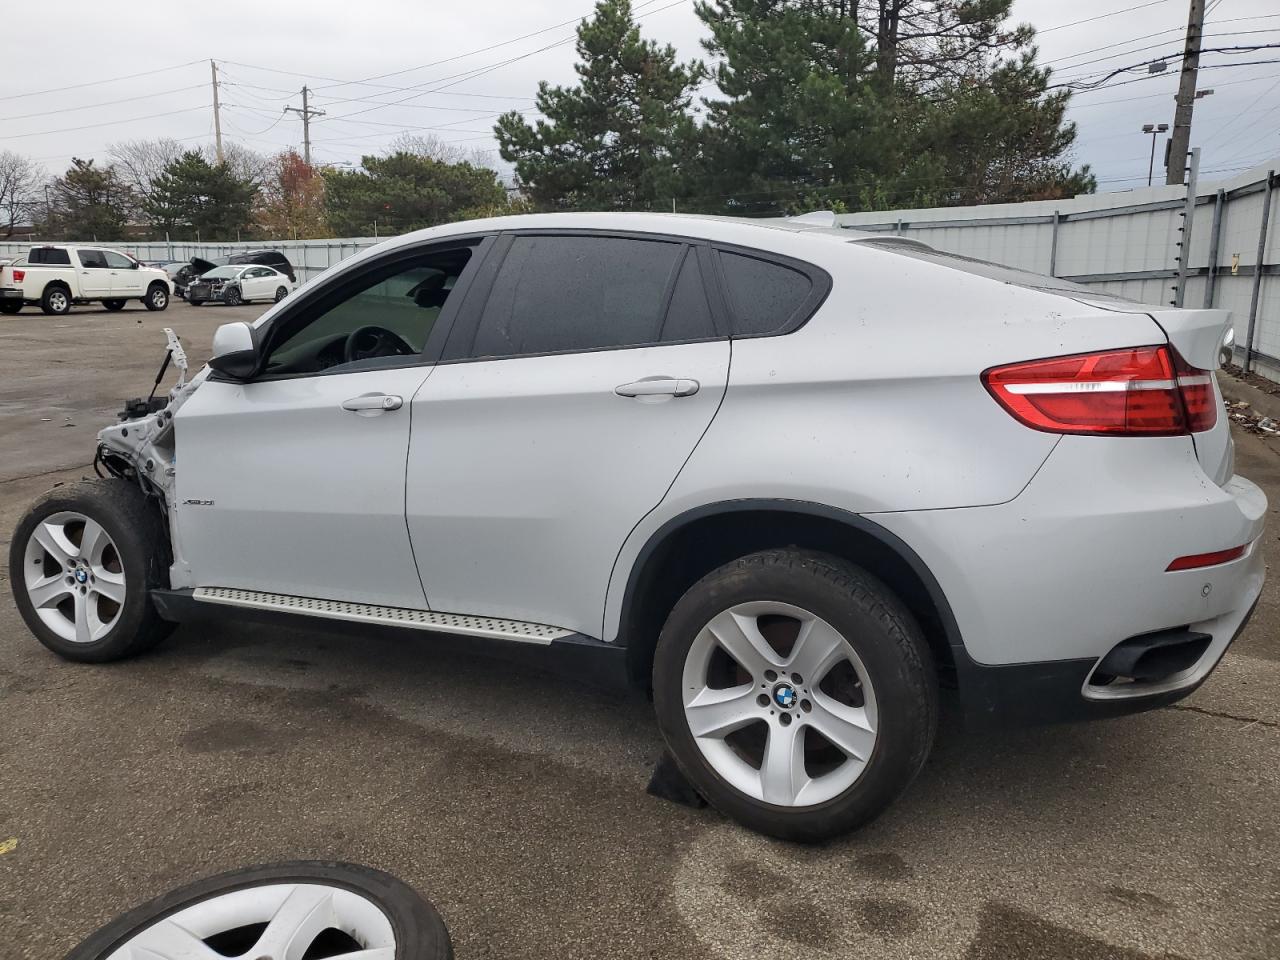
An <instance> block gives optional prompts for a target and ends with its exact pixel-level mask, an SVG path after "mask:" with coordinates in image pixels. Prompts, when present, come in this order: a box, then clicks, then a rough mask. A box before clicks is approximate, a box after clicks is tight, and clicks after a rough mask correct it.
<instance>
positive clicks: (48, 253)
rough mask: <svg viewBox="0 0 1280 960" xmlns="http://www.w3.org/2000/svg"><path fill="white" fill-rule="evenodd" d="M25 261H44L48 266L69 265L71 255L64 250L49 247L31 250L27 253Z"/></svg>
mask: <svg viewBox="0 0 1280 960" xmlns="http://www.w3.org/2000/svg"><path fill="white" fill-rule="evenodd" d="M27 263H44V264H48V265H50V266H67V267H69V266H71V256H70V255H69V254H68V253H67V251H66V250H62V249H60V248H54V247H50V248H47V249H38V250H32V251H31V252H30V253H28V254H27Z"/></svg>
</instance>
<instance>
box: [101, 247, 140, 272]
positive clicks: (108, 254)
mask: <svg viewBox="0 0 1280 960" xmlns="http://www.w3.org/2000/svg"><path fill="white" fill-rule="evenodd" d="M102 256H103V258H104V259H105V260H106V262H107V266H108V267H110V268H111V269H112V270H132V269H133V261H132V260H130V259H129V258H128V257H126V256H122V255H121V254H118V253H116V252H115V251H114V250H103V251H102Z"/></svg>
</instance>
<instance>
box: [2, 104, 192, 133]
mask: <svg viewBox="0 0 1280 960" xmlns="http://www.w3.org/2000/svg"><path fill="white" fill-rule="evenodd" d="M208 109H209V104H207V103H206V104H201V105H200V106H198V107H183V108H182V109H181V110H169V111H166V112H165V113H152V114H148V115H147V116H145V117H130V118H129V119H127V120H107V121H106V122H104V123H86V124H84V125H83V126H79V127H63V128H62V129H60V130H40V131H37V132H35V133H17V134H7V135H5V136H3V137H0V140H22V139H25V138H26V137H46V136H52V135H53V134H55V133H74V132H75V131H77V130H94V129H97V128H98V127H114V126H118V125H120V124H122V123H135V122H137V121H139V120H155V119H156V118H158V117H172V116H176V115H177V114H179V113H191V112H193V111H195V110H208Z"/></svg>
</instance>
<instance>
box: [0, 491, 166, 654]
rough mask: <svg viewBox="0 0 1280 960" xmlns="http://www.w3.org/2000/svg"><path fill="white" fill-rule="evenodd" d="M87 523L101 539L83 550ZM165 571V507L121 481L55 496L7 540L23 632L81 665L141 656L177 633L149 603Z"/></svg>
mask: <svg viewBox="0 0 1280 960" xmlns="http://www.w3.org/2000/svg"><path fill="white" fill-rule="evenodd" d="M88 522H92V523H94V524H96V525H97V526H98V528H100V531H101V534H104V535H105V541H104V539H103V537H102V536H94V537H93V544H91V545H86V544H85V533H86V530H87V529H91V528H88ZM37 528H40V539H36V538H35V537H34V536H33V535H34V534H36V532H37ZM77 534H78V536H77ZM168 567H169V544H168V540H167V538H166V536H165V531H164V523H163V520H162V518H161V516H160V512H159V509H158V508H157V507H156V506H155V505H154V504H152V503H150V502H148V500H147V498H146V497H145V496H144V495H143V493H142V491H141V490H139V489H138V488H137V487H136V486H134V485H132V484H130V483H129V482H128V481H125V480H114V479H112V480H82V481H80V482H78V483H70V484H67V485H66V486H61V487H56V488H54V489H53V490H50V491H49V492H48V493H46V494H45V495H44V496H43V497H41V498H40V499H39V500H37V501H36V502H35V503H34V504H32V506H31V508H30V509H29V510H28V511H27V513H26V514H25V515H24V516H23V518H22V519H21V520H20V521H19V522H18V526H17V529H16V530H14V533H13V540H12V542H11V543H10V544H9V579H10V582H11V584H12V587H13V597H14V600H15V602H16V603H17V606H18V612H19V613H21V614H22V619H23V620H24V621H26V624H27V627H28V628H29V629H30V630H31V632H32V633H34V634H35V636H36V639H37V640H39V641H40V642H41V643H42V644H44V645H45V646H46V647H48V648H49V649H50V650H52V651H53V652H54V653H56V654H58V656H60V657H63V658H64V659H67V660H76V661H80V662H84V663H104V662H106V661H109V660H120V659H123V658H125V657H131V656H135V655H136V654H139V653H142V652H143V651H145V650H149V649H150V648H151V647H153V646H155V645H156V644H157V643H159V642H160V641H161V640H163V639H164V638H165V637H166V636H168V635H169V634H170V633H171V632H172V631H173V628H174V624H172V623H170V622H169V621H167V620H164V619H162V618H161V617H160V615H159V614H158V613H157V612H156V609H155V607H154V606H153V605H152V603H151V591H152V590H153V589H156V588H161V587H165V586H167V585H168ZM55 572H56V575H55ZM120 594H123V597H121V596H120ZM77 595H78V596H77ZM37 603H39V604H40V606H39V610H38V609H37Z"/></svg>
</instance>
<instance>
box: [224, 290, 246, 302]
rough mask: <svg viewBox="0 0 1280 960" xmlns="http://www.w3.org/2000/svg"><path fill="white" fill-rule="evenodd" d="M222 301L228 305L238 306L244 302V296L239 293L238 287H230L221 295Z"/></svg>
mask: <svg viewBox="0 0 1280 960" xmlns="http://www.w3.org/2000/svg"><path fill="white" fill-rule="evenodd" d="M222 302H223V303H225V304H226V305H227V306H228V307H238V306H240V304H242V303H244V297H243V295H241V293H240V288H239V287H231V288H229V289H228V290H227V292H226V293H224V294H223V295H222Z"/></svg>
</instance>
